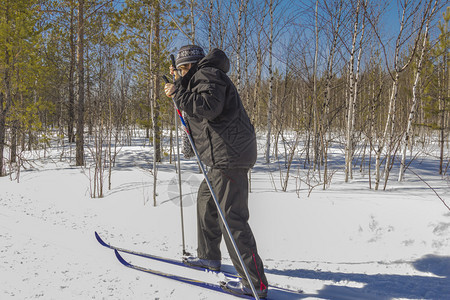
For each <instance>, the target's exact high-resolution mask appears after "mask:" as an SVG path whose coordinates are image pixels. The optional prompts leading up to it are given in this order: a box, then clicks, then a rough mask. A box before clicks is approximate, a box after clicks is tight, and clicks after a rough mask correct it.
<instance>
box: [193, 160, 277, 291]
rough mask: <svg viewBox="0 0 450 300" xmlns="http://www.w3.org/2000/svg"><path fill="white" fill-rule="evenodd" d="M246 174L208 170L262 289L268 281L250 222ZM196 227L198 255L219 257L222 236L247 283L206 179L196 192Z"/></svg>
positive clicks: (252, 276)
mask: <svg viewBox="0 0 450 300" xmlns="http://www.w3.org/2000/svg"><path fill="white" fill-rule="evenodd" d="M247 173H248V169H215V168H212V169H210V171H209V172H208V178H209V181H210V182H211V185H212V187H213V189H214V192H215V193H216V196H217V198H218V201H219V204H220V208H221V209H222V212H223V214H224V216H225V219H226V221H227V223H228V226H229V228H230V231H231V233H232V235H233V238H234V240H235V242H236V245H237V247H238V249H239V252H240V253H241V255H242V259H243V260H244V263H245V265H246V267H247V270H248V272H249V275H250V277H251V280H252V282H253V284H254V286H255V288H256V289H261V290H262V289H264V288H265V287H267V286H268V283H267V279H266V276H265V274H264V266H263V263H262V260H261V258H260V257H259V255H258V252H257V249H256V241H255V238H254V237H253V233H252V230H251V229H250V226H249V224H248V222H247V221H248V218H249V211H248V177H247ZM197 230H198V248H197V255H198V257H199V258H202V259H212V260H220V259H221V253H220V242H221V240H222V236H223V237H224V239H225V244H226V246H227V249H228V253H229V254H230V257H231V260H232V262H233V265H234V267H235V268H236V270H237V271H238V273H239V275H241V277H242V278H243V282H244V284H245V285H247V286H248V281H247V279H246V277H245V272H244V270H243V268H242V266H241V264H240V262H239V258H238V256H237V254H236V252H235V251H234V248H233V244H232V242H231V240H230V238H229V237H228V234H227V232H226V229H225V227H224V226H223V223H222V221H221V220H220V216H219V215H218V212H217V208H216V205H215V203H214V199H213V198H212V196H211V192H210V190H209V188H208V185H207V184H206V181H205V180H203V182H202V183H201V184H200V188H199V190H198V195H197Z"/></svg>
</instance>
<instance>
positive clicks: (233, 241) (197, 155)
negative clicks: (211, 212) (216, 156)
mask: <svg viewBox="0 0 450 300" xmlns="http://www.w3.org/2000/svg"><path fill="white" fill-rule="evenodd" d="M171 59H172V64H173V65H174V66H175V63H174V60H175V59H174V58H173V55H171ZM166 79H167V77H166ZM166 79H165V80H166ZM166 82H168V80H166ZM171 98H172V102H173V105H174V107H175V109H176V111H177V113H178V116H179V117H180V121H181V124H183V128H184V131H185V132H186V135H187V136H188V139H189V142H190V144H191V146H192V150H193V151H194V154H195V157H196V158H197V161H198V164H199V166H200V169H201V171H202V173H203V177H204V178H205V181H206V184H207V185H208V188H209V191H210V192H211V196H212V198H213V200H214V203H215V204H216V207H217V212H218V213H219V216H220V219H221V220H222V223H223V225H224V227H225V229H226V232H227V234H228V236H229V238H230V240H231V243H232V244H233V248H234V251H236V254H237V256H238V258H239V263H240V264H241V266H242V269H243V270H244V273H245V277H246V278H247V280H248V282H249V284H250V287H251V289H252V292H253V295H254V296H255V299H257V300H259V297H258V294H257V292H256V289H255V286H254V284H253V281H252V279H251V278H250V274H249V273H248V270H247V267H246V266H245V263H244V260H243V259H242V256H241V253H240V252H239V249H238V247H237V245H236V241H235V240H234V238H233V235H232V234H231V230H230V227H229V226H228V223H227V220H226V219H225V215H224V214H223V212H222V209H221V208H220V204H219V200H218V199H217V196H216V193H215V192H214V190H213V188H212V185H211V182H210V181H209V179H208V175H207V174H206V170H205V167H204V166H203V163H202V161H201V159H200V155H199V154H198V152H197V148H196V147H195V145H194V141H193V140H192V136H191V134H190V132H189V129H188V127H187V125H186V122H185V121H184V118H183V115H182V114H181V111H180V109H179V108H178V105H177V103H176V102H175V99H173V97H171Z"/></svg>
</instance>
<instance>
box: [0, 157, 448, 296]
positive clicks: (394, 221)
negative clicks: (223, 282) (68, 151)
mask: <svg viewBox="0 0 450 300" xmlns="http://www.w3.org/2000/svg"><path fill="white" fill-rule="evenodd" d="M134 151H139V149H130V151H129V152H131V153H132V152H134ZM140 151H142V149H141V150H140ZM118 159H119V160H120V157H119V158H118ZM189 172H190V171H186V173H189ZM189 174H190V175H189V176H194V177H196V178H197V179H199V180H198V182H199V181H200V180H201V176H200V175H198V174H197V173H192V172H190V173H189ZM272 175H273V174H272ZM158 176H159V179H158V180H159V184H158V187H160V192H159V196H158V199H159V200H158V201H159V203H158V206H157V207H153V206H152V204H151V203H150V202H152V201H150V202H147V203H146V204H145V205H144V201H145V200H148V199H150V196H149V195H151V190H152V186H151V184H149V182H152V177H151V176H150V175H149V174H147V173H145V172H143V171H142V170H141V169H139V168H137V167H134V168H133V167H130V166H129V165H127V167H126V168H124V169H119V170H116V171H115V173H114V174H113V189H112V190H111V191H109V192H107V193H106V197H105V198H103V199H90V198H89V195H88V194H89V193H88V184H89V182H88V180H87V178H86V175H85V174H83V172H81V171H80V170H79V169H77V168H73V167H70V166H69V165H67V164H66V163H58V164H56V166H55V165H54V164H51V167H47V165H44V169H43V170H40V171H37V170H31V171H26V172H23V173H22V175H21V183H19V184H18V183H15V182H12V181H10V180H9V178H0V191H1V193H0V299H229V298H230V297H229V296H227V295H220V294H217V293H215V292H211V291H205V290H203V289H201V288H197V287H191V286H188V285H186V284H182V283H177V282H173V281H170V280H167V279H163V278H158V277H156V276H152V275H149V274H145V273H140V272H138V271H135V270H129V269H127V268H124V267H123V266H121V265H120V264H119V263H118V262H117V260H116V258H115V257H114V254H113V252H112V251H110V250H108V249H105V248H104V247H102V246H100V245H99V244H98V243H97V242H96V241H95V238H94V234H93V233H94V231H96V230H97V231H99V232H100V233H102V234H103V236H104V237H105V239H106V240H107V241H108V242H111V243H112V244H114V245H117V246H121V247H124V248H129V249H134V250H136V251H142V252H148V253H152V254H155V255H160V256H165V257H173V258H177V257H180V252H181V236H180V223H179V206H177V204H176V203H175V201H174V200H171V199H169V198H168V197H169V196H170V192H167V185H168V184H169V183H170V182H171V180H172V179H173V177H174V176H175V173H174V172H173V170H172V169H171V168H170V166H169V167H167V168H165V169H163V170H160V171H159V173H158ZM335 176H337V175H335ZM427 179H428V180H430V181H432V180H434V181H433V183H434V184H435V186H437V187H438V188H440V191H441V193H442V194H443V195H446V196H447V199H448V195H449V194H450V193H449V191H448V190H447V189H448V185H447V184H446V183H445V182H443V181H441V182H439V181H437V180H436V179H435V178H433V177H431V176H429V177H428V178H427ZM252 180H253V182H252V193H251V195H250V211H251V219H250V224H251V226H252V229H253V231H254V233H255V236H256V239H257V242H258V248H259V252H260V254H261V256H262V257H263V260H264V262H265V266H266V273H267V276H268V279H269V282H271V283H274V284H277V285H280V286H282V287H286V288H291V289H302V290H304V294H303V295H300V296H298V295H291V294H287V293H282V292H279V291H273V292H271V294H269V295H270V296H271V297H272V298H274V299H450V213H449V212H448V211H447V212H446V211H445V208H444V207H443V206H442V204H441V203H439V200H438V199H436V198H435V197H434V195H433V193H432V192H430V190H428V189H424V188H421V187H420V184H419V183H418V182H416V181H411V183H408V181H406V182H404V183H397V184H395V183H392V188H391V190H390V191H389V192H382V191H379V192H373V191H371V190H368V189H367V182H365V181H364V180H362V179H361V182H365V183H364V184H362V183H359V182H357V181H356V180H355V181H354V182H353V183H349V184H340V183H333V184H332V185H331V187H330V189H328V190H325V191H322V190H315V191H313V193H312V194H311V196H310V197H309V198H308V197H306V194H307V191H303V194H302V195H301V197H300V199H299V198H298V197H297V194H296V193H295V192H293V191H292V190H291V191H290V192H289V191H288V192H286V193H283V192H280V191H278V192H274V190H273V188H272V186H273V183H271V179H270V176H268V170H264V169H260V170H258V169H256V170H255V171H254V174H253V176H252ZM336 180H339V178H337V179H336ZM408 184H410V188H408ZM439 184H440V186H439ZM164 186H166V187H165V189H166V190H164ZM188 196H189V195H188ZM190 197H195V195H193V196H192V195H191V196H190ZM188 200H189V199H188ZM185 218H186V219H185V227H186V243H187V245H188V247H189V249H188V251H190V252H195V245H196V233H195V231H196V227H195V205H192V203H191V205H188V207H186V208H185ZM222 248H223V249H222V253H223V255H224V268H226V269H227V270H230V271H232V270H233V267H231V266H230V260H229V258H228V254H227V252H226V249H225V248H224V247H223V245H222ZM127 258H128V259H130V260H131V261H132V262H133V263H137V264H140V265H142V266H147V267H150V268H155V269H161V270H164V271H168V272H174V273H177V274H179V275H183V276H196V278H198V279H201V280H207V281H210V282H216V281H217V280H218V279H219V278H217V276H215V275H212V274H209V273H199V272H196V271H192V270H185V269H184V268H181V269H180V268H177V267H170V266H167V265H164V264H162V263H156V262H154V261H149V260H146V259H139V258H136V257H132V256H129V257H127Z"/></svg>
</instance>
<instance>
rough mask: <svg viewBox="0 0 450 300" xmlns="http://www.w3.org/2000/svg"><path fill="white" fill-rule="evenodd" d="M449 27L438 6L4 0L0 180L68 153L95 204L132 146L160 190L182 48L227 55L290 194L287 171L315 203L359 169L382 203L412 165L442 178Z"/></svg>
mask: <svg viewBox="0 0 450 300" xmlns="http://www.w3.org/2000/svg"><path fill="white" fill-rule="evenodd" d="M449 20H450V7H449V6H448V2H446V1H441V0H398V1H387V2H386V3H385V2H384V1H368V0H349V1H344V0H315V1H313V0H229V1H223V0H173V1H169V0H121V1H119V0H117V1H114V0H47V1H45V0H3V1H2V2H1V4H0V176H10V177H11V179H13V180H16V179H17V180H19V175H20V172H21V170H24V169H27V168H30V166H31V165H32V162H31V161H30V159H29V153H31V152H33V151H41V152H40V153H45V151H44V152H42V150H45V149H47V148H50V147H59V148H58V149H60V151H61V157H63V156H66V154H67V153H65V152H66V151H69V150H71V149H74V151H75V154H74V155H73V156H71V159H72V160H73V162H72V163H73V164H74V165H76V166H81V167H86V166H87V165H90V166H91V165H92V166H93V169H94V170H95V172H94V175H93V176H94V177H93V178H96V179H95V182H96V185H95V189H94V192H93V193H92V196H95V197H101V196H102V195H103V185H104V183H103V178H107V177H108V176H109V177H110V176H111V169H112V168H113V167H114V165H115V158H116V155H117V153H118V151H120V148H121V146H123V145H127V144H130V143H131V141H132V138H133V137H136V136H138V135H141V136H143V137H145V139H146V140H147V141H148V145H151V147H152V149H153V152H152V153H153V154H152V156H151V157H150V158H149V159H150V160H151V163H152V164H153V174H154V175H155V177H156V169H157V168H158V165H159V164H162V163H174V162H175V159H174V157H175V155H176V151H175V149H174V148H175V136H176V133H177V132H178V130H180V131H181V128H178V127H177V125H176V118H177V117H176V114H175V111H174V108H173V104H172V101H171V100H170V99H169V98H167V97H166V96H165V94H164V90H163V86H164V81H163V80H162V78H161V76H162V75H164V74H166V75H168V73H169V65H170V60H169V55H170V54H176V51H177V49H179V48H180V47H181V46H183V45H186V44H197V45H200V46H202V47H203V48H204V49H205V52H208V51H209V50H211V49H213V48H220V49H222V50H224V51H225V52H226V53H227V55H228V57H229V58H230V61H231V64H232V66H231V70H230V72H229V73H228V75H229V76H230V78H231V79H232V80H233V82H234V83H235V85H236V87H237V89H238V91H239V93H240V96H241V99H242V102H243V104H244V106H245V108H246V110H247V112H248V114H249V116H250V118H251V120H252V122H253V124H254V126H255V128H256V129H257V133H258V137H259V139H260V140H263V141H264V151H263V152H264V153H265V154H264V158H263V159H261V163H265V164H268V165H269V164H273V165H274V166H276V168H279V169H280V172H281V174H283V178H284V181H283V182H284V183H285V184H286V185H287V181H288V177H289V174H290V172H291V171H292V170H293V169H294V168H302V169H305V170H309V171H310V172H311V173H313V174H315V177H314V178H317V179H316V180H317V184H320V185H323V187H324V188H326V187H327V186H328V185H329V184H330V183H331V179H332V174H333V170H335V169H336V168H339V169H341V170H342V171H343V172H345V180H346V181H349V180H351V179H352V176H353V172H357V171H360V170H363V169H364V170H365V171H366V172H368V174H369V176H370V181H369V182H370V188H371V189H374V190H379V189H380V190H382V189H385V188H386V186H387V184H388V182H389V180H399V181H401V180H402V178H403V175H404V174H405V172H408V166H409V165H410V163H411V161H413V160H414V159H416V156H417V154H416V153H419V154H420V155H421V156H425V157H426V156H429V157H433V158H436V161H439V165H436V166H435V170H434V172H435V173H436V174H440V175H442V176H448V172H449V167H450V166H449V165H450V156H449V143H448V133H449V128H450V114H449V113H450V103H449V101H450V100H449V99H450V98H449V96H450V86H449V85H450V78H449V65H450V63H449V44H450V42H449V39H450V37H449V30H448V25H449ZM177 128H178V129H177ZM336 148H338V149H340V150H341V151H342V153H343V154H344V156H345V161H342V163H341V164H340V165H338V166H336V165H331V164H330V153H331V151H332V149H336ZM68 149H69V150H68ZM413 149H414V151H413ZM411 153H414V155H412V154H411ZM394 165H397V166H398V167H397V168H395V170H398V172H396V173H395V174H394V173H393V170H394V168H393V166H394ZM109 182H110V178H109ZM105 185H106V183H105ZM286 185H284V186H283V189H284V190H285V189H286Z"/></svg>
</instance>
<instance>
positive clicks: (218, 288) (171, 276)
mask: <svg viewBox="0 0 450 300" xmlns="http://www.w3.org/2000/svg"><path fill="white" fill-rule="evenodd" d="M114 252H115V253H116V257H117V259H118V260H119V261H120V263H121V264H123V265H124V266H126V267H128V268H131V269H135V270H139V271H142V272H145V273H149V274H153V275H157V276H161V277H165V278H167V279H172V280H176V281H179V282H183V283H187V284H190V285H194V286H198V287H201V288H205V289H209V290H213V291H216V292H220V293H224V294H227V295H233V296H236V297H238V298H244V299H254V298H253V297H251V296H245V295H234V294H231V293H229V292H227V291H225V290H224V289H222V287H221V286H220V284H214V283H209V282H205V281H200V280H195V279H192V278H187V277H183V276H178V275H174V274H169V273H164V272H161V271H156V270H152V269H149V268H144V267H140V266H136V265H133V264H131V263H129V262H127V261H126V260H125V259H124V258H123V257H122V256H121V255H120V254H119V251H118V250H117V249H114ZM130 254H131V253H130Z"/></svg>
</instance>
